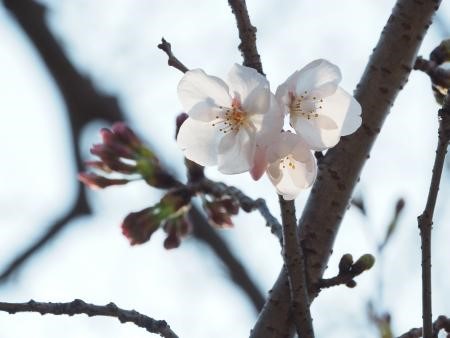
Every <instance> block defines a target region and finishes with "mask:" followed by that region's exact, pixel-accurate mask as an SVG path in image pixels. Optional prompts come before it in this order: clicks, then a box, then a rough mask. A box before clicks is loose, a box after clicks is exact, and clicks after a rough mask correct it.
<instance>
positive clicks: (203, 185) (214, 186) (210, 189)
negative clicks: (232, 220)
mask: <svg viewBox="0 0 450 338" xmlns="http://www.w3.org/2000/svg"><path fill="white" fill-rule="evenodd" d="M198 189H199V190H200V191H202V192H204V193H208V194H211V195H213V196H217V197H222V196H224V195H228V196H230V197H232V198H233V199H235V200H236V201H237V202H238V203H239V205H240V206H241V208H242V209H243V210H244V211H245V212H251V211H254V210H258V211H259V213H260V214H261V216H262V217H263V218H264V219H265V220H266V225H267V226H268V227H270V230H271V232H272V233H273V234H274V235H275V236H276V237H277V238H278V240H279V241H280V244H281V245H282V244H283V234H282V226H281V224H280V222H279V221H278V220H277V219H276V217H275V216H273V215H272V214H271V213H270V210H269V208H268V207H267V204H266V201H265V200H264V199H262V198H258V199H256V200H254V199H252V198H250V197H249V196H247V195H245V194H244V193H243V192H242V191H241V190H239V189H238V188H236V187H233V186H229V185H226V184H225V183H222V182H213V181H211V180H208V179H205V180H203V181H201V182H200V186H199V188H198Z"/></svg>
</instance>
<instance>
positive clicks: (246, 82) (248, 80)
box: [228, 63, 269, 105]
mask: <svg viewBox="0 0 450 338" xmlns="http://www.w3.org/2000/svg"><path fill="white" fill-rule="evenodd" d="M228 84H229V85H230V93H231V94H232V96H233V97H237V98H238V99H239V100H240V102H241V103H242V104H245V105H250V104H251V102H250V101H248V100H247V97H248V96H250V95H251V94H252V92H253V91H254V90H258V91H264V90H265V89H267V91H269V82H268V81H267V79H266V78H265V77H264V76H263V75H261V74H259V73H258V72H257V71H256V70H255V69H253V68H250V67H245V66H241V65H238V64H237V63H235V64H234V65H233V67H231V70H230V72H229V73H228Z"/></svg>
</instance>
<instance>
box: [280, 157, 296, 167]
mask: <svg viewBox="0 0 450 338" xmlns="http://www.w3.org/2000/svg"><path fill="white" fill-rule="evenodd" d="M280 166H281V167H282V168H283V169H286V166H287V167H288V169H292V170H294V169H295V160H294V158H293V157H292V155H287V156H285V157H283V158H282V159H281V160H280Z"/></svg>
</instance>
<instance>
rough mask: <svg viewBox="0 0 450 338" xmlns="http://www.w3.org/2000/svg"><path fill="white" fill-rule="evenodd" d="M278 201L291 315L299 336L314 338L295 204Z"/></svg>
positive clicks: (282, 200)
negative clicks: (281, 221)
mask: <svg viewBox="0 0 450 338" xmlns="http://www.w3.org/2000/svg"><path fill="white" fill-rule="evenodd" d="M279 202H280V206H281V210H282V213H281V218H282V220H283V257H284V264H285V266H286V270H287V275H288V280H289V288H290V293H291V300H292V317H293V318H294V322H295V326H296V328H297V335H298V336H299V337H302V338H314V330H313V326H312V318H311V313H310V310H309V297H308V288H307V286H306V276H305V261H304V257H303V250H302V247H301V245H300V244H299V242H298V236H297V218H296V216H295V204H294V201H293V200H292V201H285V200H284V198H283V197H282V196H279Z"/></svg>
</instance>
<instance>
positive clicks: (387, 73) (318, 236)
mask: <svg viewBox="0 0 450 338" xmlns="http://www.w3.org/2000/svg"><path fill="white" fill-rule="evenodd" d="M439 4H440V1H437V0H436V1H411V0H398V1H397V4H396V6H395V8H394V9H393V12H392V14H391V16H390V18H389V20H388V22H387V24H386V26H385V28H384V29H383V32H382V34H381V37H380V40H379V42H378V45H377V47H376V48H375V50H374V53H373V54H372V56H371V58H370V61H369V64H368V65H367V67H366V70H365V72H364V74H363V76H362V78H361V81H360V83H359V85H358V86H357V90H356V92H355V97H356V99H357V100H358V101H359V103H360V104H361V106H362V109H363V115H362V117H363V122H362V126H361V128H360V129H359V130H358V131H357V132H356V133H354V134H353V135H351V136H348V137H343V138H342V139H341V142H340V143H339V144H338V145H337V146H336V147H335V148H333V149H330V150H329V151H328V152H327V154H326V155H325V157H324V158H323V160H322V161H321V163H320V164H319V173H318V177H317V180H316V182H315V184H314V186H313V188H312V190H311V194H310V196H309V199H308V202H307V205H306V207H305V210H304V212H303V215H302V218H301V220H300V224H301V228H300V236H301V243H302V245H303V248H304V253H305V256H306V267H307V270H306V272H307V277H308V279H309V283H308V284H309V285H314V284H315V283H317V281H318V280H319V279H320V278H321V276H322V274H323V272H324V270H325V268H326V265H327V262H328V259H329V257H330V255H331V252H332V248H333V245H334V240H335V237H336V234H337V232H338V230H339V226H340V224H341V221H342V218H343V216H344V213H345V211H346V208H347V205H348V203H349V201H350V198H351V194H352V191H353V188H354V186H355V185H356V183H357V182H358V180H359V174H360V172H361V169H362V167H363V166H364V164H365V162H366V159H367V158H368V157H369V152H370V149H371V148H372V146H373V144H374V142H375V139H376V137H377V135H378V133H379V132H380V129H381V127H382V125H383V122H384V119H385V118H386V116H387V114H388V113H389V109H390V107H391V106H392V105H393V103H394V100H395V98H396V96H397V94H398V93H399V91H400V89H401V88H403V86H404V84H405V83H406V81H407V79H408V75H409V73H410V71H411V69H412V66H413V64H414V60H415V58H416V55H417V51H418V48H419V46H420V44H421V42H422V39H423V36H424V35H425V33H426V31H427V29H428V27H429V25H430V23H431V21H430V20H431V17H432V15H433V14H434V12H435V11H436V10H437V8H438V6H439ZM324 210H326V212H324ZM283 274H284V272H283V271H282V272H281V273H280V278H278V280H277V283H276V284H275V286H274V288H273V289H272V293H271V294H270V297H269V300H268V301H267V303H266V305H265V307H264V309H263V311H262V312H261V314H260V316H259V319H258V321H257V323H256V325H255V327H254V330H253V331H252V335H251V337H252V338H255V337H258V338H259V337H271V338H281V337H283V338H284V337H290V336H291V332H292V330H291V327H290V326H289V325H288V326H286V325H284V324H285V323H286V321H283V320H281V321H280V317H284V318H288V317H289V303H287V302H285V303H280V302H278V304H277V306H276V307H275V306H273V304H274V302H272V301H271V299H272V298H273V299H286V298H287V295H288V294H289V288H288V287H287V279H286V278H285V277H283ZM310 296H311V297H314V295H310ZM290 325H292V324H290Z"/></svg>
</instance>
